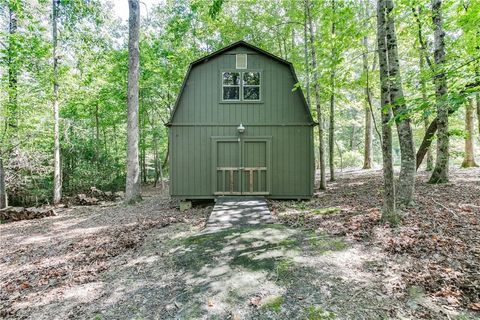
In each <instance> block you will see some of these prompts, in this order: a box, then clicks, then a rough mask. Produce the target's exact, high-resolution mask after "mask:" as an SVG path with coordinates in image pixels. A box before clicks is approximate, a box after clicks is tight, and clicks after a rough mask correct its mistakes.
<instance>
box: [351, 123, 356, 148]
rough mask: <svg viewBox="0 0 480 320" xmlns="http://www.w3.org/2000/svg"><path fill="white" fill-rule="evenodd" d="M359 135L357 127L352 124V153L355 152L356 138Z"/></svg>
mask: <svg viewBox="0 0 480 320" xmlns="http://www.w3.org/2000/svg"><path fill="white" fill-rule="evenodd" d="M356 135H357V127H356V126H355V124H352V134H351V135H350V151H353V149H354V147H355V136H356Z"/></svg>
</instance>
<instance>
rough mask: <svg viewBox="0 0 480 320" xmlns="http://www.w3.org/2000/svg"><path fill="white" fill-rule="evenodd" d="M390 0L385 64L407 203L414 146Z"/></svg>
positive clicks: (410, 199) (401, 197)
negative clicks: (388, 78) (388, 77)
mask: <svg viewBox="0 0 480 320" xmlns="http://www.w3.org/2000/svg"><path fill="white" fill-rule="evenodd" d="M392 12H393V0H387V1H386V16H385V19H386V44H387V65H388V74H389V76H390V81H389V82H390V85H389V91H390V103H391V104H392V110H393V114H394V116H395V117H400V116H402V118H397V120H396V122H395V123H396V126H397V133H398V140H399V142H400V150H401V168H400V179H399V184H398V189H397V196H398V200H399V204H401V205H402V206H409V205H411V204H412V202H413V197H414V191H415V174H416V168H415V156H416V154H415V146H414V144H413V132H412V127H411V120H410V118H409V117H408V113H407V106H406V104H405V99H404V95H403V86H402V77H401V73H400V64H399V61H398V50H397V36H396V32H395V21H394V18H393V15H392Z"/></svg>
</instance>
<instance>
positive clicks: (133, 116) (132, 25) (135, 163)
mask: <svg viewBox="0 0 480 320" xmlns="http://www.w3.org/2000/svg"><path fill="white" fill-rule="evenodd" d="M128 6H129V20H128V27H129V28H128V29H129V39H128V116H127V117H128V119H127V181H126V187H125V201H126V202H127V203H134V202H137V201H139V200H140V199H141V195H140V191H141V187H140V163H139V152H138V141H139V131H138V130H139V129H138V123H139V121H138V116H139V115H138V109H139V108H138V76H139V75H138V72H139V65H140V50H139V37H140V7H139V2H138V0H128Z"/></svg>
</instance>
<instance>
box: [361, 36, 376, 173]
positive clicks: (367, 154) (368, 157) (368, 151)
mask: <svg viewBox="0 0 480 320" xmlns="http://www.w3.org/2000/svg"><path fill="white" fill-rule="evenodd" d="M363 48H364V51H363V53H362V60H363V72H364V73H365V76H366V79H367V80H366V84H365V102H366V105H365V143H364V144H365V148H364V153H363V169H371V168H372V163H373V160H372V147H373V137H372V133H373V130H372V129H373V127H372V112H371V110H370V106H371V104H372V100H371V99H372V98H371V95H370V85H369V81H368V72H369V71H368V56H367V52H368V37H367V36H364V37H363Z"/></svg>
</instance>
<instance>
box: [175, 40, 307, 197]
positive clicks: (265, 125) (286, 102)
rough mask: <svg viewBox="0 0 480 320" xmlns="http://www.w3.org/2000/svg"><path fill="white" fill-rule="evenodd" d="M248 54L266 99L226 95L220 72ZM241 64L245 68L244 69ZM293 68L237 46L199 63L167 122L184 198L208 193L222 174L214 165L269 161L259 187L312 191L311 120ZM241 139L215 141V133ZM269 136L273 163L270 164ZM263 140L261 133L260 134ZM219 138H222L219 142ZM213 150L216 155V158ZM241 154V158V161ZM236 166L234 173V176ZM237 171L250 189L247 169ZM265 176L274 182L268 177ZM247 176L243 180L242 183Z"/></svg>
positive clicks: (296, 193) (178, 190)
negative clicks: (235, 98)
mask: <svg viewBox="0 0 480 320" xmlns="http://www.w3.org/2000/svg"><path fill="white" fill-rule="evenodd" d="M236 53H248V69H247V70H250V69H255V70H261V73H262V79H261V86H262V87H261V90H262V93H261V95H262V101H261V102H253V103H246V102H239V103H230V102H229V103H222V102H221V99H220V97H221V79H220V77H221V71H222V70H226V69H228V70H230V69H235V54H236ZM239 71H241V70H239ZM294 84H295V81H294V76H293V74H292V72H291V71H290V69H289V67H288V66H287V65H286V64H284V63H281V62H279V61H276V60H274V59H272V58H271V57H269V56H266V55H264V54H261V53H259V52H256V51H254V50H251V49H250V48H246V47H237V48H234V49H232V50H231V51H227V52H225V53H223V54H221V55H219V56H215V57H213V58H211V59H209V60H208V61H205V62H203V63H200V64H198V65H195V66H194V67H193V68H192V69H191V72H190V74H189V77H188V79H187V80H186V82H185V86H184V89H183V91H182V93H181V96H180V98H179V101H178V106H177V108H176V111H175V114H174V116H173V118H172V121H171V127H170V141H171V143H170V146H171V149H170V157H171V158H170V165H171V168H170V179H171V186H170V193H171V195H172V196H175V197H180V198H209V197H213V196H214V192H215V188H216V187H217V186H219V185H223V184H224V183H227V184H228V183H229V181H230V180H228V179H229V177H227V178H226V180H222V179H224V178H222V176H221V175H222V173H218V172H216V171H215V168H214V164H215V163H216V164H217V166H225V167H229V166H250V165H251V166H256V167H263V166H264V165H265V166H268V173H267V172H259V173H255V174H254V175H256V176H254V177H256V179H255V184H256V185H255V187H254V191H255V192H257V191H259V192H261V191H262V190H263V191H264V190H266V189H267V183H268V184H269V186H268V188H269V189H270V190H268V191H269V196H271V197H277V198H308V197H310V196H311V195H312V193H313V174H314V155H313V127H312V125H311V118H310V115H309V113H307V112H306V109H305V105H304V101H303V99H302V96H301V95H300V92H299V91H292V89H293V87H294ZM240 123H243V125H244V126H245V127H246V131H245V132H244V133H243V134H241V135H240V138H241V139H242V148H243V149H242V151H241V154H239V152H240V151H239V148H238V142H237V143H235V140H234V141H230V142H228V141H225V142H220V141H217V142H214V138H215V137H225V138H228V137H230V138H233V139H235V137H236V138H237V139H238V137H239V134H238V132H237V129H236V128H237V126H238V125H239V124H240ZM259 137H268V139H267V140H268V145H269V150H268V152H269V158H270V159H269V163H267V161H268V160H267V154H266V152H267V149H266V144H267V140H261V139H259ZM255 139H259V140H255ZM216 143H220V145H219V146H218V149H217V150H215V152H214V150H212V149H213V148H216ZM213 157H216V158H215V159H214V158H213ZM239 159H240V160H239ZM237 174H238V173H235V175H237ZM240 174H241V175H242V180H240V177H238V176H235V177H234V179H235V181H234V183H235V189H238V190H241V189H243V190H248V189H249V188H250V185H249V182H250V180H249V173H245V172H244V173H240ZM267 175H270V176H269V179H270V180H269V181H267V180H268V179H267ZM237 183H242V185H241V186H240V185H237Z"/></svg>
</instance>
